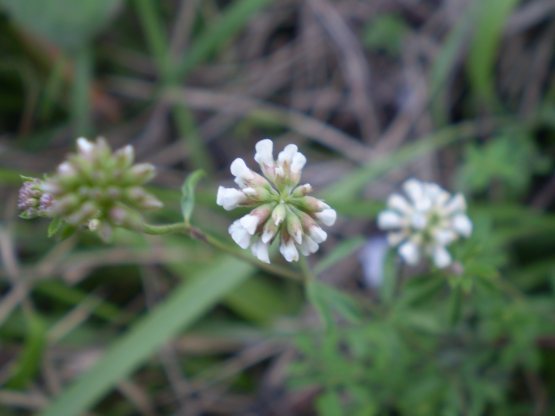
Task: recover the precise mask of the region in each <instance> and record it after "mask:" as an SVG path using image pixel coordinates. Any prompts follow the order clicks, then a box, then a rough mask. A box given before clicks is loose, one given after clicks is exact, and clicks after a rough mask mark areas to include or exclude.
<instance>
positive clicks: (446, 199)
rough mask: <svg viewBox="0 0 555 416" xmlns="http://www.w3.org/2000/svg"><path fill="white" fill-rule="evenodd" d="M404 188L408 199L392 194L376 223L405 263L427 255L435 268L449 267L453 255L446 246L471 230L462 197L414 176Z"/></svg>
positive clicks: (414, 261) (416, 261)
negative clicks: (386, 233)
mask: <svg viewBox="0 0 555 416" xmlns="http://www.w3.org/2000/svg"><path fill="white" fill-rule="evenodd" d="M403 190H404V192H405V194H406V196H407V197H408V198H407V197H404V196H402V195H399V194H393V195H391V196H390V197H389V198H388V201H387V209H386V210H385V211H383V212H381V213H380V214H379V216H378V221H377V222H378V226H379V227H380V228H381V229H383V230H386V231H388V232H389V234H388V241H389V244H390V245H392V246H395V247H398V252H399V255H400V256H401V257H402V258H403V260H405V261H406V262H407V263H408V264H411V265H414V264H417V263H418V262H419V261H420V259H421V257H422V256H428V257H430V258H431V259H432V261H433V263H434V265H435V266H436V267H438V268H444V267H447V266H449V265H450V264H451V263H452V258H451V255H450V254H449V252H448V251H447V249H446V247H447V246H448V245H449V244H451V243H452V242H454V241H456V240H458V239H459V237H469V236H470V234H471V233H472V222H471V221H470V219H469V218H468V216H467V215H466V201H465V199H464V196H463V195H461V194H456V195H454V196H451V195H450V194H449V193H448V192H447V191H445V190H443V189H442V188H441V187H440V186H438V185H437V184H435V183H430V182H422V181H418V180H416V179H409V180H407V181H406V182H405V183H404V184H403Z"/></svg>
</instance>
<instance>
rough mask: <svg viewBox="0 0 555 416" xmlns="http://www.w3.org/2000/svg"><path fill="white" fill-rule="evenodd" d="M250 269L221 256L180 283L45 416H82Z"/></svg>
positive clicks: (246, 276) (201, 313)
mask: <svg viewBox="0 0 555 416" xmlns="http://www.w3.org/2000/svg"><path fill="white" fill-rule="evenodd" d="M252 271H253V268H252V267H251V266H249V265H247V264H245V263H243V262H240V261H238V260H235V259H233V258H230V257H223V258H222V259H221V260H220V261H217V262H215V264H213V265H212V266H211V267H209V268H207V269H205V270H203V271H202V272H200V273H198V275H197V276H195V277H194V278H193V279H192V280H191V281H187V282H185V283H183V284H181V285H180V286H179V287H178V288H176V289H175V291H174V292H173V293H172V294H171V295H170V296H169V297H168V298H167V299H166V300H165V301H164V302H163V303H162V304H161V305H159V306H158V307H156V309H154V310H152V311H151V312H150V313H149V314H148V315H146V316H145V317H144V318H142V319H141V320H140V321H139V322H138V323H137V324H135V325H134V326H133V328H131V330H129V331H128V332H127V333H126V334H124V335H122V337H120V339H118V340H117V341H116V342H115V343H114V344H113V345H112V346H111V348H110V349H109V350H108V351H107V352H106V354H105V355H104V356H103V357H101V358H100V360H99V361H98V362H97V363H96V364H94V365H93V367H92V368H91V369H90V370H88V371H87V372H86V373H85V374H83V375H82V376H81V377H80V378H79V379H78V380H77V381H75V382H74V383H73V384H72V385H70V386H69V387H68V388H67V389H65V390H64V391H63V392H62V393H61V395H60V396H58V397H57V398H55V399H54V401H53V402H52V403H51V404H50V405H49V406H48V407H47V408H46V409H45V410H44V411H43V412H42V413H41V415H42V416H74V415H80V414H84V413H85V412H86V411H87V410H88V409H91V408H92V406H94V404H95V403H96V402H97V401H98V400H99V399H101V398H102V397H103V396H104V395H105V394H106V393H108V392H109V391H110V389H112V388H113V387H114V385H115V384H116V383H117V382H118V381H120V380H122V379H123V378H125V377H126V376H128V375H129V374H130V373H131V372H132V371H133V370H135V369H136V368H137V367H139V366H140V365H141V363H143V362H144V361H145V360H146V359H148V358H149V357H150V356H151V355H152V354H153V353H154V352H155V351H156V350H157V349H158V348H160V347H161V346H162V345H163V344H164V343H166V342H167V341H168V340H169V339H171V338H172V337H174V336H175V335H176V334H177V333H179V332H180V331H182V330H184V329H186V328H188V327H189V326H191V324H193V323H194V322H195V321H196V320H197V319H199V318H200V317H201V316H202V315H203V314H205V313H206V312H207V311H208V310H209V309H210V308H212V307H213V306H214V305H216V304H217V303H218V302H219V301H220V299H221V298H222V297H224V296H225V295H227V294H228V293H229V292H230V291H232V290H233V289H235V288H236V287H238V286H239V285H240V284H241V283H243V282H245V281H246V280H247V279H248V277H249V275H250V274H251V273H252Z"/></svg>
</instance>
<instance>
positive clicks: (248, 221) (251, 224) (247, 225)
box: [239, 214, 260, 235]
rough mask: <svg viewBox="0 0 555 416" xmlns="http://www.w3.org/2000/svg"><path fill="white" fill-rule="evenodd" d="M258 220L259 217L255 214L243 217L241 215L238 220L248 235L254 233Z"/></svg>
mask: <svg viewBox="0 0 555 416" xmlns="http://www.w3.org/2000/svg"><path fill="white" fill-rule="evenodd" d="M259 221H260V217H259V216H257V215H251V214H248V215H245V216H244V217H242V218H241V219H240V220H239V222H240V223H241V225H242V226H243V228H244V229H245V230H247V232H248V233H249V234H250V235H254V233H255V232H256V228H257V227H258V222H259Z"/></svg>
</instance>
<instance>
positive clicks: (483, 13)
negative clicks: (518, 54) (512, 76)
mask: <svg viewBox="0 0 555 416" xmlns="http://www.w3.org/2000/svg"><path fill="white" fill-rule="evenodd" d="M477 4H479V7H477V8H476V14H475V27H476V29H475V32H474V36H473V40H472V44H471V46H470V52H469V57H468V64H467V66H468V74H469V78H470V83H471V85H472V87H473V89H474V92H475V94H476V96H477V98H478V99H480V100H481V101H483V102H485V103H486V104H488V105H492V104H495V103H496V98H497V97H496V94H495V81H494V65H495V60H496V57H497V51H498V48H499V44H500V41H501V34H502V30H503V28H504V26H505V22H506V20H507V18H508V17H509V16H510V14H511V11H512V10H513V8H514V7H516V5H517V4H518V0H491V1H486V2H479V3H477Z"/></svg>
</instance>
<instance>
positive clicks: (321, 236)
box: [308, 225, 328, 244]
mask: <svg viewBox="0 0 555 416" xmlns="http://www.w3.org/2000/svg"><path fill="white" fill-rule="evenodd" d="M308 234H309V236H310V238H312V239H313V240H314V241H316V243H318V244H320V243H323V242H324V241H326V238H328V234H327V233H326V232H325V231H324V230H322V229H321V228H320V227H318V226H317V225H313V226H312V227H310V229H309V230H308Z"/></svg>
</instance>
